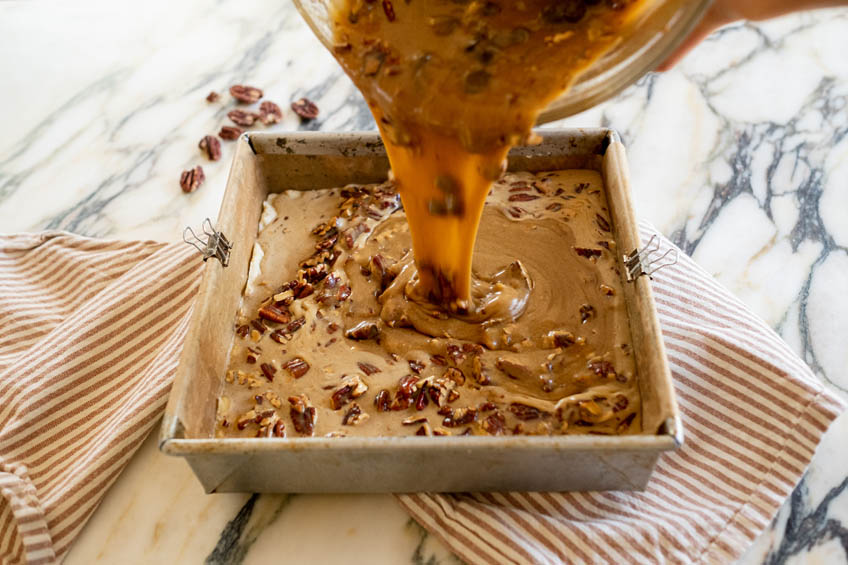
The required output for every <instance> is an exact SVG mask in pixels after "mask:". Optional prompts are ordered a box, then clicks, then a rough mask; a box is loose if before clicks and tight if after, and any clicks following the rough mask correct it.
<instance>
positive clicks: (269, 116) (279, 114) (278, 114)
mask: <svg viewBox="0 0 848 565" xmlns="http://www.w3.org/2000/svg"><path fill="white" fill-rule="evenodd" d="M282 119H283V110H282V109H281V108H280V107H279V106H277V105H276V104H274V103H273V102H271V101H270V100H265V101H264V102H262V104H260V105H259V120H260V121H261V122H262V123H263V124H265V125H266V126H270V125H271V124H278V123H280V120H282Z"/></svg>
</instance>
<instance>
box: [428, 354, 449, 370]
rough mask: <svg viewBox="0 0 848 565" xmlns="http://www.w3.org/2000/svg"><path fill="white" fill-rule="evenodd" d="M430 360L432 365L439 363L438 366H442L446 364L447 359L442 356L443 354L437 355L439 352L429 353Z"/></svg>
mask: <svg viewBox="0 0 848 565" xmlns="http://www.w3.org/2000/svg"><path fill="white" fill-rule="evenodd" d="M430 361H431V362H432V363H433V364H434V365H440V366H442V367H444V366H446V365H447V364H448V360H447V359H445V356H444V355H439V354H436V355H431V356H430Z"/></svg>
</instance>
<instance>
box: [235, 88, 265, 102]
mask: <svg viewBox="0 0 848 565" xmlns="http://www.w3.org/2000/svg"><path fill="white" fill-rule="evenodd" d="M230 94H231V95H232V97H233V98H235V99H236V100H238V101H239V102H241V103H242V104H253V103H254V102H258V101H259V99H260V98H262V95H263V92H262V91H261V90H260V89H258V88H256V87H255V86H247V85H244V84H234V85H233V86H231V87H230Z"/></svg>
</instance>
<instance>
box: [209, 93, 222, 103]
mask: <svg viewBox="0 0 848 565" xmlns="http://www.w3.org/2000/svg"><path fill="white" fill-rule="evenodd" d="M220 97H221V95H220V94H218V93H217V92H215V91H214V90H213V91H212V92H210V93H209V94H207V95H206V101H207V102H216V101H217V100H218V98H220Z"/></svg>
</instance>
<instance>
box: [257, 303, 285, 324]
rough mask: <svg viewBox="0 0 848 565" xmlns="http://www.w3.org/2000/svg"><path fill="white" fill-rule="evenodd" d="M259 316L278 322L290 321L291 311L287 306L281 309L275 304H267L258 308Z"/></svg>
mask: <svg viewBox="0 0 848 565" xmlns="http://www.w3.org/2000/svg"><path fill="white" fill-rule="evenodd" d="M259 317H260V318H263V319H265V320H268V321H271V322H276V323H278V324H288V323H289V322H291V313H290V312H289V311H288V308H286V309H283V308H280V307H279V306H277V305H276V304H268V305H267V306H263V307H262V308H260V309H259Z"/></svg>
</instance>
